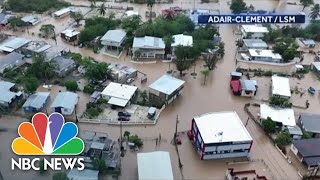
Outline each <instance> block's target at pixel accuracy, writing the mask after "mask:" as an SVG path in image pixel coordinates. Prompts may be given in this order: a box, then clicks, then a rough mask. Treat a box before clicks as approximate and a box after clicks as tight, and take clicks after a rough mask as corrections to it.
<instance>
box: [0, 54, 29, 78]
mask: <svg viewBox="0 0 320 180" xmlns="http://www.w3.org/2000/svg"><path fill="white" fill-rule="evenodd" d="M23 64H25V60H24V55H22V54H19V53H16V52H12V53H10V54H8V55H6V56H5V57H3V58H2V59H1V60H0V73H1V74H2V73H3V72H4V71H5V70H6V69H12V68H14V67H19V66H21V65H23Z"/></svg>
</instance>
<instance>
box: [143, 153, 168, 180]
mask: <svg viewBox="0 0 320 180" xmlns="http://www.w3.org/2000/svg"><path fill="white" fill-rule="evenodd" d="M137 159H138V175H139V180H173V173H172V167H171V160H170V155H169V152H165V151H157V152H149V153H138V155H137Z"/></svg>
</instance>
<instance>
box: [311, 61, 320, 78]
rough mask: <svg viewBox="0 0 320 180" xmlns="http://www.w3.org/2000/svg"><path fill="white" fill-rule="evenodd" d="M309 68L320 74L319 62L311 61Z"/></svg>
mask: <svg viewBox="0 0 320 180" xmlns="http://www.w3.org/2000/svg"><path fill="white" fill-rule="evenodd" d="M310 69H311V70H312V71H313V72H315V73H317V74H318V75H320V62H312V63H311V66H310Z"/></svg>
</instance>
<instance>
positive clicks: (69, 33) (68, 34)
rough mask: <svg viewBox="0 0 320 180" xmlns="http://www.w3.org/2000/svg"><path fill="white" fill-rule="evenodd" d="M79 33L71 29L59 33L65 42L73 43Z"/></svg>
mask: <svg viewBox="0 0 320 180" xmlns="http://www.w3.org/2000/svg"><path fill="white" fill-rule="evenodd" d="M79 34H80V32H79V31H76V30H73V29H66V30H64V31H62V32H61V33H60V36H61V38H62V39H64V40H66V41H67V42H75V41H77V40H78V38H79Z"/></svg>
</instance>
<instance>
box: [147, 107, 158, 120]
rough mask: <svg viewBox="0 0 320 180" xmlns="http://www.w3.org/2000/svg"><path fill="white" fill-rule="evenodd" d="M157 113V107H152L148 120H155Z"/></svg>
mask: <svg viewBox="0 0 320 180" xmlns="http://www.w3.org/2000/svg"><path fill="white" fill-rule="evenodd" d="M156 111H157V109H156V108H155V107H150V108H149V110H148V118H150V119H151V118H154V116H155V115H156Z"/></svg>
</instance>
